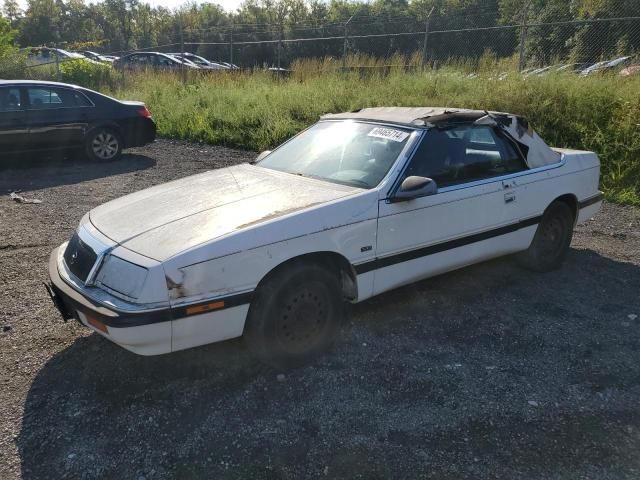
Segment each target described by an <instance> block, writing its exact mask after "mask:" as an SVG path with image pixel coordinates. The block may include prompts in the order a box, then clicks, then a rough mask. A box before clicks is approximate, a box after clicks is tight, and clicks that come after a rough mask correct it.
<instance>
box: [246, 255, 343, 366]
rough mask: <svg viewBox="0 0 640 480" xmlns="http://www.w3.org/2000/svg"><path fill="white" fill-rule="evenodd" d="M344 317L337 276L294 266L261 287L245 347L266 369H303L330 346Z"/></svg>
mask: <svg viewBox="0 0 640 480" xmlns="http://www.w3.org/2000/svg"><path fill="white" fill-rule="evenodd" d="M344 312H345V310H344V298H343V296H342V291H341V288H340V282H339V280H338V277H337V275H336V274H334V273H333V272H330V271H329V270H327V269H326V268H323V267H322V266H320V265H316V264H309V263H306V264H305V263H302V262H301V263H295V264H292V265H290V266H287V267H285V268H283V269H282V270H280V271H277V272H276V273H274V274H273V275H272V276H270V277H269V278H267V279H266V280H265V282H264V284H261V285H259V287H258V289H257V290H256V294H255V296H254V298H253V300H252V302H251V307H250V308H249V314H248V316H247V324H246V326H245V331H244V339H245V343H246V344H247V346H248V347H249V349H250V351H251V352H252V354H253V355H255V356H256V357H257V358H258V359H259V360H261V361H263V362H265V363H268V364H270V365H273V366H277V367H280V368H282V367H285V368H287V367H294V366H298V365H301V364H304V363H307V362H309V361H310V360H311V359H313V358H315V357H316V356H318V355H319V354H321V353H323V352H325V351H326V350H327V349H328V348H329V347H330V346H331V344H332V343H333V341H334V339H335V337H336V334H337V331H338V329H339V328H340V325H341V323H342V321H343V319H344Z"/></svg>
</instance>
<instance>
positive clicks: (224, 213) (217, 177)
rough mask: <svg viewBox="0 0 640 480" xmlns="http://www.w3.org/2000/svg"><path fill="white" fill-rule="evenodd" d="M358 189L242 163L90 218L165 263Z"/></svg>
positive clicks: (136, 196)
mask: <svg viewBox="0 0 640 480" xmlns="http://www.w3.org/2000/svg"><path fill="white" fill-rule="evenodd" d="M359 191H361V190H360V189H358V188H354V187H349V186H344V185H339V184H333V183H329V182H323V181H319V180H314V179H309V178H303V177H300V176H297V175H292V174H288V173H283V172H278V171H274V170H269V169H266V168H262V167H257V166H253V165H249V164H242V165H236V166H232V167H227V168H222V169H218V170H212V171H209V172H206V173H203V174H200V175H194V176H191V177H187V178H183V179H180V180H176V181H173V182H169V183H165V184H163V185H158V186H155V187H151V188H148V189H146V190H141V191H139V192H136V193H133V194H131V195H127V196H125V197H121V198H118V199H116V200H113V201H111V202H108V203H105V204H104V205H101V206H99V207H97V208H95V209H93V210H92V211H91V212H90V214H89V217H90V220H91V223H92V224H93V225H94V226H95V227H96V228H97V229H98V230H100V232H102V233H103V234H104V235H105V236H107V237H109V238H110V239H112V240H113V241H114V242H117V243H118V244H121V245H123V246H125V247H126V248H128V249H130V250H133V251H135V252H138V253H140V254H142V255H145V256H147V257H150V258H153V259H156V260H160V261H162V260H165V259H167V258H170V257H172V256H174V255H176V254H178V253H180V252H182V251H185V250H188V249H190V248H192V247H194V246H196V245H199V244H202V243H205V242H208V241H210V240H214V239H216V238H218V237H221V236H224V235H227V234H230V233H233V232H236V231H238V230H242V229H248V228H251V227H252V226H255V225H258V224H261V223H264V222H267V221H269V220H273V219H275V218H278V217H281V216H284V215H288V214H291V213H294V212H296V211H299V210H302V209H305V208H310V207H313V206H316V205H319V204H323V203H327V202H330V201H332V200H336V199H338V198H341V197H344V196H347V195H351V194H353V193H355V192H359ZM284 233H285V232H283V234H284ZM285 238H286V236H285Z"/></svg>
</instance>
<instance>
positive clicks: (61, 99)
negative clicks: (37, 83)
mask: <svg viewBox="0 0 640 480" xmlns="http://www.w3.org/2000/svg"><path fill="white" fill-rule="evenodd" d="M27 94H28V96H29V105H30V106H31V109H32V110H50V109H54V108H73V107H78V106H90V105H91V102H89V100H88V99H87V98H86V97H84V96H83V95H81V94H79V93H77V92H74V91H72V90H67V89H64V88H50V87H29V88H28V89H27Z"/></svg>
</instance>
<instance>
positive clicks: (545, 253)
mask: <svg viewBox="0 0 640 480" xmlns="http://www.w3.org/2000/svg"><path fill="white" fill-rule="evenodd" d="M574 221H575V217H574V215H573V212H572V211H571V208H569V206H568V205H567V204H566V203H564V202H554V203H552V204H551V205H549V207H548V208H547V210H545V212H544V215H542V220H541V221H540V224H539V225H538V229H537V230H536V234H535V236H534V237H533V241H532V242H531V245H530V246H529V248H528V249H527V250H525V251H524V252H521V253H519V254H518V255H517V257H516V258H517V260H518V263H519V264H520V265H521V266H523V267H525V268H527V269H529V270H534V271H536V272H549V271H551V270H556V269H558V268H560V266H561V265H562V262H563V261H564V259H565V257H566V256H567V253H568V252H569V246H570V245H571V239H572V237H573V224H574Z"/></svg>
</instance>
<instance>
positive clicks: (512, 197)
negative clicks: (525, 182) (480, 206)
mask: <svg viewBox="0 0 640 480" xmlns="http://www.w3.org/2000/svg"><path fill="white" fill-rule="evenodd" d="M515 201H516V194H515V192H507V193H505V194H504V203H511V202H515Z"/></svg>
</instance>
